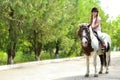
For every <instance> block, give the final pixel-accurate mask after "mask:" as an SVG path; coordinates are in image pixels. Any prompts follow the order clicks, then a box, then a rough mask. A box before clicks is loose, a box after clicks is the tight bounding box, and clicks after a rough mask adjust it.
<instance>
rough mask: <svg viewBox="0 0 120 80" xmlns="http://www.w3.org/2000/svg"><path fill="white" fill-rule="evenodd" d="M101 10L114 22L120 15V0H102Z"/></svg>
mask: <svg viewBox="0 0 120 80" xmlns="http://www.w3.org/2000/svg"><path fill="white" fill-rule="evenodd" d="M100 2H101V8H102V9H103V10H104V12H105V13H106V14H108V15H109V16H110V18H109V19H110V20H114V19H115V18H116V17H117V16H118V15H120V8H119V7H120V0H100Z"/></svg>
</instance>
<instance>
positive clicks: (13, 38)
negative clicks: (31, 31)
mask: <svg viewBox="0 0 120 80" xmlns="http://www.w3.org/2000/svg"><path fill="white" fill-rule="evenodd" d="M10 9H11V11H10V12H9V16H10V17H11V19H10V20H9V21H10V22H9V25H10V28H9V36H8V46H7V54H8V59H7V64H13V63H14V57H15V52H16V43H17V31H16V26H15V25H14V24H15V22H14V20H12V19H13V14H14V10H13V9H12V8H10Z"/></svg>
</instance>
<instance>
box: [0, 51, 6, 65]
mask: <svg viewBox="0 0 120 80" xmlns="http://www.w3.org/2000/svg"><path fill="white" fill-rule="evenodd" d="M6 60H7V54H6V53H5V52H3V51H0V65H4V64H6Z"/></svg>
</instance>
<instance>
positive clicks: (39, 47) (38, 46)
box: [33, 30, 42, 61]
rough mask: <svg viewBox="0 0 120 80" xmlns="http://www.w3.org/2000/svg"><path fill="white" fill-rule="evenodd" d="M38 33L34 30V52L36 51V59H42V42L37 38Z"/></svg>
mask: <svg viewBox="0 0 120 80" xmlns="http://www.w3.org/2000/svg"><path fill="white" fill-rule="evenodd" d="M37 36H38V33H37V32H36V31H35V30H34V43H33V47H34V53H35V60H37V61H39V60H40V53H41V51H42V43H41V42H39V41H38V40H37Z"/></svg>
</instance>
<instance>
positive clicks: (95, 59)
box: [93, 53, 98, 77]
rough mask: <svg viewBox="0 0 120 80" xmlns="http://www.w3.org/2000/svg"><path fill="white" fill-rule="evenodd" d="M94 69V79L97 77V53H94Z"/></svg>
mask: <svg viewBox="0 0 120 80" xmlns="http://www.w3.org/2000/svg"><path fill="white" fill-rule="evenodd" d="M93 60H94V61H93V62H94V68H95V74H94V77H98V74H97V53H94V59H93Z"/></svg>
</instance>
